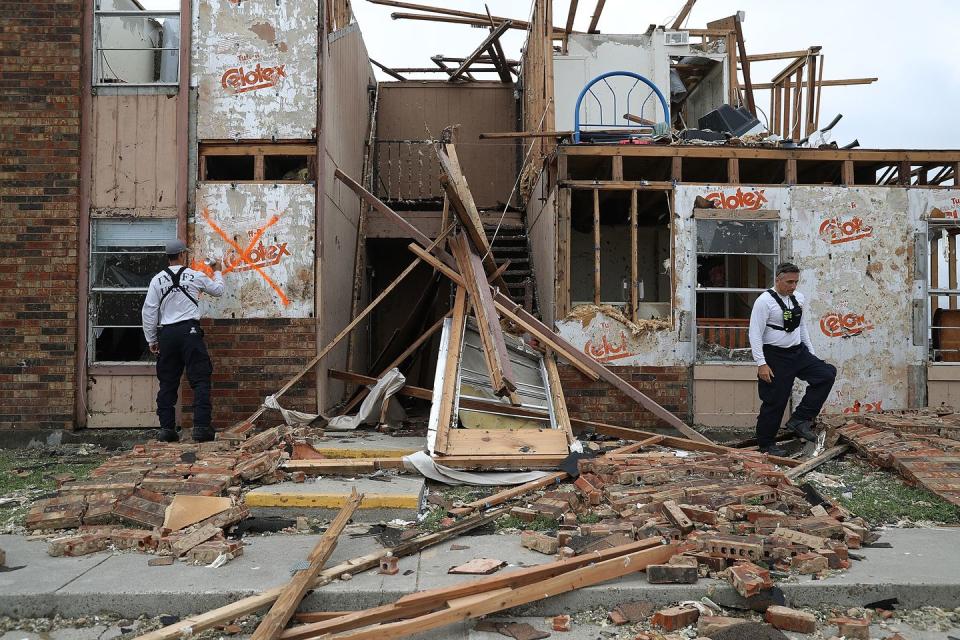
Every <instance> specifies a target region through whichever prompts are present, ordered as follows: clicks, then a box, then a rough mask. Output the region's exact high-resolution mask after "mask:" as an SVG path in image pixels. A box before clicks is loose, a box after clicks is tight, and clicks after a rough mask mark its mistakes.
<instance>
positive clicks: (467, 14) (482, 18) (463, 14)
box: [367, 0, 530, 30]
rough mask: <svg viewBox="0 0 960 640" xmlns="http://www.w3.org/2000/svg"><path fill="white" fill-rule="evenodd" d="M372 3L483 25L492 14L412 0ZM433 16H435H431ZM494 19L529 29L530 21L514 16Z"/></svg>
mask: <svg viewBox="0 0 960 640" xmlns="http://www.w3.org/2000/svg"><path fill="white" fill-rule="evenodd" d="M367 1H368V2H370V3H371V4H379V5H383V6H386V7H396V8H397V9H413V10H414V11H426V12H428V13H436V14H440V15H446V16H457V17H460V18H470V19H473V20H476V21H478V22H480V23H481V24H482V25H487V24H489V23H490V22H489V21H490V19H491V16H488V15H484V14H482V13H474V12H473V11H460V10H459V9H448V8H446V7H434V6H431V5H426V4H414V3H412V2H399V1H397V0H367ZM431 17H433V16H431ZM492 19H493V20H494V21H495V22H496V23H497V24H501V23H504V22H510V23H512V24H513V25H514V27H513V28H514V29H524V30H526V29H529V28H530V23H529V22H525V21H523V20H516V19H514V18H504V17H501V16H492Z"/></svg>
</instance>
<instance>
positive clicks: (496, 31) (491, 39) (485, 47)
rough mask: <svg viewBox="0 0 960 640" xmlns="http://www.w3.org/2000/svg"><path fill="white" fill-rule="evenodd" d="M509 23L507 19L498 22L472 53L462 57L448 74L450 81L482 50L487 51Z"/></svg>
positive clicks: (457, 76) (458, 75)
mask: <svg viewBox="0 0 960 640" xmlns="http://www.w3.org/2000/svg"><path fill="white" fill-rule="evenodd" d="M511 24H512V23H511V22H510V21H509V20H507V21H506V22H502V23H500V25H499V26H498V27H497V28H496V29H494V30H493V31H492V32H490V35H488V36H487V37H486V38H484V39H483V42H481V43H480V46H478V47H477V48H476V49H474V50H473V53H471V54H470V55H469V56H467V57H466V59H464V61H463V63H462V64H461V65H460V66H459V67H457V70H456V71H454V72H453V73H452V74H450V82H453V81H455V80H457V79H459V78H460V76H462V75H463V74H464V73H465V72H466V70H467V68H468V67H469V66H470V65H471V64H473V63H474V61H476V59H477V58H479V57H480V56H481V55H482V54H483V52H484V51H487V50H488V49H489V48H490V47H491V45H492V44H493V43H494V42H495V41H496V40H497V39H498V38H500V36H502V35H503V32H504V31H506V30H507V29H509V28H510V25H511Z"/></svg>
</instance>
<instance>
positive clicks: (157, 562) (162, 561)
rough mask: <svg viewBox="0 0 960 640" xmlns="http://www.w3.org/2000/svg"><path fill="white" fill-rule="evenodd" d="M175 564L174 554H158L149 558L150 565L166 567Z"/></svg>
mask: <svg viewBox="0 0 960 640" xmlns="http://www.w3.org/2000/svg"><path fill="white" fill-rule="evenodd" d="M171 564H173V556H158V557H156V558H150V559H149V560H147V566H148V567H166V566H168V565H171Z"/></svg>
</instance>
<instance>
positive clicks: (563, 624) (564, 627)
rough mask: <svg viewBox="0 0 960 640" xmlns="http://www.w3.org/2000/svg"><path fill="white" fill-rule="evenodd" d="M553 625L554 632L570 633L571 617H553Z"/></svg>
mask: <svg viewBox="0 0 960 640" xmlns="http://www.w3.org/2000/svg"><path fill="white" fill-rule="evenodd" d="M551 624H552V629H553V630H554V631H570V616H566V615H563V616H553V618H552V619H551Z"/></svg>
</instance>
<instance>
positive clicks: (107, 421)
mask: <svg viewBox="0 0 960 640" xmlns="http://www.w3.org/2000/svg"><path fill="white" fill-rule="evenodd" d="M158 385H159V383H158V382H157V378H156V376H130V375H99V374H97V375H92V376H90V382H89V389H88V393H87V427H88V428H91V429H117V428H130V429H144V428H150V427H156V426H157V413H156V409H157V406H156V397H157V391H158Z"/></svg>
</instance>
